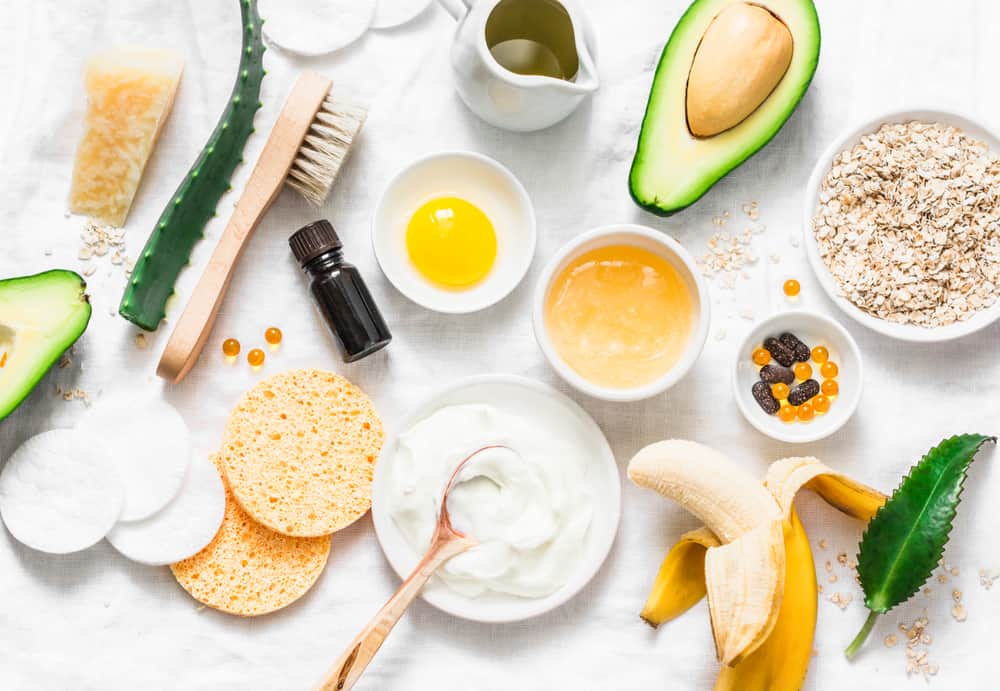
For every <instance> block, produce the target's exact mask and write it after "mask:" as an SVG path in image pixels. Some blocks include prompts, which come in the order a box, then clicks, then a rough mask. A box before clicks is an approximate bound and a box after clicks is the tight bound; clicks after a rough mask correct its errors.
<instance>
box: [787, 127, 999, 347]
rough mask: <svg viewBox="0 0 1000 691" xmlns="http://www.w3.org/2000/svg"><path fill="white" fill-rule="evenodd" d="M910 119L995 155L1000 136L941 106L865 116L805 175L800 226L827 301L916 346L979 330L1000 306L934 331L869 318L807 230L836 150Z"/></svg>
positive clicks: (856, 318)
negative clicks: (978, 143) (957, 131)
mask: <svg viewBox="0 0 1000 691" xmlns="http://www.w3.org/2000/svg"><path fill="white" fill-rule="evenodd" d="M911 120H921V121H924V122H941V123H945V124H951V125H955V126H956V127H959V128H961V129H962V130H964V131H965V132H966V133H968V134H969V135H971V136H973V137H975V138H977V139H984V140H985V141H986V143H987V144H988V145H989V147H990V149H991V150H992V151H993V152H994V153H997V154H1000V136H998V135H997V134H996V133H995V132H993V130H991V129H990V128H988V127H986V126H985V125H983V124H982V123H981V122H980V121H979V120H978V119H976V118H974V117H972V116H970V115H967V114H965V113H963V112H959V111H954V110H947V111H946V110H941V109H940V108H921V107H915V108H909V109H894V110H891V111H888V112H885V113H882V114H880V115H877V116H874V117H869V118H866V119H865V120H864V121H863V122H862V123H861V124H860V125H853V126H851V127H849V128H847V129H846V130H844V131H843V132H842V133H841V134H840V135H838V136H837V137H836V138H835V139H834V140H833V142H832V143H831V144H830V145H829V146H828V147H827V148H826V150H825V151H824V152H823V154H822V155H821V156H820V157H819V160H818V161H817V162H816V165H815V167H814V168H813V172H812V175H810V176H809V183H808V184H807V185H806V196H805V204H804V207H803V223H802V234H803V240H804V242H805V247H806V254H807V255H808V257H809V263H810V265H811V266H812V270H813V273H814V274H815V275H816V278H817V280H818V281H819V283H820V285H821V286H822V287H823V290H824V291H825V292H826V294H827V295H828V296H829V298H830V300H832V301H833V302H834V303H835V304H836V305H837V307H839V308H840V309H841V310H843V312H844V313H845V314H847V315H848V316H849V317H851V318H852V319H854V320H855V321H857V322H858V323H860V324H862V325H863V326H866V327H868V328H869V329H872V330H873V331H876V332H878V333H881V334H883V335H885V336H889V337H891V338H895V339H899V340H902V341H910V342H915V343H933V342H942V341H950V340H954V339H956V338H962V337H963V336H967V335H969V334H972V333H975V332H976V331H979V330H981V329H984V328H986V327H987V326H989V325H990V324H992V323H993V322H994V321H996V320H997V319H998V318H1000V302H997V304H996V305H994V306H993V307H990V308H987V309H984V310H981V311H980V312H978V313H976V314H974V315H973V316H972V317H970V318H969V319H968V320H966V321H962V322H956V323H954V324H949V325H947V326H940V327H935V328H927V327H924V326H918V325H914V324H896V323H894V322H890V321H886V320H885V319H880V318H878V317H876V316H874V315H871V314H868V313H867V312H865V311H864V310H862V309H861V308H859V307H858V306H856V305H855V304H854V303H852V302H851V301H850V300H848V299H847V298H846V297H843V296H842V295H841V294H840V287H839V285H838V284H837V281H836V279H834V277H833V276H832V275H831V274H830V271H829V269H827V268H826V264H825V263H824V262H823V259H822V257H820V256H819V248H818V245H817V243H816V236H815V234H814V233H813V230H812V219H813V216H814V215H815V211H816V207H817V206H818V204H819V189H820V185H821V182H822V179H823V178H824V177H825V176H826V174H827V173H828V172H829V170H830V166H831V164H832V162H833V159H834V157H835V156H836V155H837V154H839V153H840V152H841V151H843V150H845V149H847V148H849V147H851V146H854V144H855V143H857V141H858V140H859V139H860V138H861V137H862V136H864V135H866V134H872V133H874V132H875V131H877V130H878V128H879V126H881V125H883V124H885V123H892V122H897V123H898V122H908V121H911Z"/></svg>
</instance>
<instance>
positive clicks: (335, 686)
mask: <svg viewBox="0 0 1000 691" xmlns="http://www.w3.org/2000/svg"><path fill="white" fill-rule="evenodd" d="M474 544H475V542H474V541H473V540H470V539H468V538H465V537H462V536H458V535H448V536H444V537H438V538H437V539H435V541H434V543H433V544H432V545H431V547H430V549H428V550H427V554H425V555H424V558H423V559H421V560H420V563H419V564H417V566H416V568H415V569H413V573H411V574H410V575H409V576H408V577H407V579H406V580H405V581H403V584H402V585H401V586H399V590H397V591H396V594H395V595H393V596H392V597H391V598H389V601H388V602H386V603H385V606H384V607H382V609H380V610H379V611H378V614H376V615H375V616H374V617H373V618H372V620H371V621H370V622H368V625H367V626H366V627H365V628H364V629H362V630H361V633H359V634H358V635H357V636H356V637H355V639H354V640H353V641H351V643H350V645H348V646H347V649H346V650H345V651H344V652H343V653H342V654H341V656H340V659H338V660H337V662H336V663H335V664H334V665H333V667H331V668H330V671H329V672H327V674H326V676H325V677H323V680H322V681H321V682H320V683H319V685H318V686H317V687H316V691H346V690H347V689H350V688H352V687H353V686H354V684H355V683H357V681H358V679H359V678H360V677H361V674H362V673H363V672H364V671H365V668H366V667H368V663H369V662H371V661H372V658H374V657H375V653H377V652H378V649H379V648H381V647H382V643H383V642H385V639H386V638H388V636H389V632H390V631H392V628H393V627H394V626H395V625H396V622H398V621H399V620H400V618H401V617H402V616H403V613H404V612H406V608H407V607H409V606H410V603H411V602H413V600H414V599H415V598H416V597H417V595H418V594H419V593H420V589H421V588H423V587H424V584H425V583H427V581H428V579H430V577H431V576H432V575H433V574H434V572H435V571H437V569H438V567H439V566H441V564H443V563H444V562H445V561H447V560H448V559H451V558H452V557H453V556H455V555H456V554H461V553H462V552H464V551H465V550H467V549H469V548H470V547H472V546H473V545H474Z"/></svg>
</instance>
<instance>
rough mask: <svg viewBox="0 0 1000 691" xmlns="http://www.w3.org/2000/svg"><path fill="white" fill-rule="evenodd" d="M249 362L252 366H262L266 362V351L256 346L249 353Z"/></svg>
mask: <svg viewBox="0 0 1000 691" xmlns="http://www.w3.org/2000/svg"><path fill="white" fill-rule="evenodd" d="M247 362H249V363H250V366H251V367H260V366H261V365H263V364H264V351H263V350H261V349H260V348H254V349H253V350H251V351H250V352H249V353H247Z"/></svg>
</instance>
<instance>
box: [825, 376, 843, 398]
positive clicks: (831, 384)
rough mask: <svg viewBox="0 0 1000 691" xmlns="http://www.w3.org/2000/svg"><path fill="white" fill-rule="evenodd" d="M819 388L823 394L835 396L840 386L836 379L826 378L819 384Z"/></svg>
mask: <svg viewBox="0 0 1000 691" xmlns="http://www.w3.org/2000/svg"><path fill="white" fill-rule="evenodd" d="M820 390H821V391H822V392H823V395H825V396H836V395H837V394H838V393H839V392H840V386H839V385H838V384H837V380H836V379H827V380H826V381H824V382H823V385H822V386H820Z"/></svg>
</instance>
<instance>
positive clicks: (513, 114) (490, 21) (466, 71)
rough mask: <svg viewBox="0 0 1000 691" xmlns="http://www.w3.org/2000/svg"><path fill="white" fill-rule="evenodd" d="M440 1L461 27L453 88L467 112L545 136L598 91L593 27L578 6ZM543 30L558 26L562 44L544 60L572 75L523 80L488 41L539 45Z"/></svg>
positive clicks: (570, 0)
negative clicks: (501, 38) (501, 60)
mask: <svg viewBox="0 0 1000 691" xmlns="http://www.w3.org/2000/svg"><path fill="white" fill-rule="evenodd" d="M439 1H440V2H441V4H442V5H443V6H444V7H445V9H447V10H448V12H449V13H451V14H452V15H453V16H454V17H455V18H456V19H457V20H458V22H459V24H458V28H457V29H456V31H455V39H454V42H453V44H452V50H451V64H452V69H453V71H454V75H455V87H456V88H457V90H458V93H459V95H460V96H461V97H462V100H463V101H465V104H466V105H467V106H468V107H469V109H470V110H472V112H474V113H475V114H476V115H478V116H479V117H481V118H482V119H483V120H485V121H486V122H488V123H490V124H491V125H494V126H496V127H500V128H503V129H507V130H514V131H518V132H530V131H533V130H540V129H543V128H545V127H549V126H551V125H554V124H556V123H557V122H559V121H560V120H562V119H564V118H565V117H566V116H568V115H569V114H570V113H572V112H573V110H574V109H575V108H576V107H577V106H578V105H580V103H581V102H582V101H583V99H584V98H586V97H587V96H588V95H590V94H591V93H593V92H594V91H596V90H597V88H598V85H599V80H598V76H597V68H596V66H595V64H594V50H595V45H594V44H595V41H594V32H593V27H592V25H591V23H590V20H589V19H588V18H587V16H586V14H585V12H584V10H583V8H582V7H581V6H580V5H579V3H578V2H577V0H439ZM536 13H537V15H536ZM536 16H537V18H538V19H537V20H536V19H535V17H536ZM543 20H544V21H543ZM543 25H544V26H546V27H553V26H554V27H555V29H556V31H557V32H558V35H559V36H560V37H561V38H562V39H563V40H561V42H560V46H559V48H557V49H554V50H553V51H551V52H549V53H548V54H547V56H549V57H551V58H552V61H551V64H552V65H553V66H556V67H560V66H564V67H566V68H567V70H566V71H568V72H571V73H570V74H564V75H563V77H564V78H557V77H554V76H542V75H539V74H523V73H520V74H519V73H518V72H514V71H511V70H510V69H507V68H505V67H503V66H501V64H500V63H499V62H498V61H497V58H496V57H495V55H494V52H493V51H491V47H492V48H493V49H494V50H496V49H497V48H496V47H495V46H491V44H490V40H491V38H497V36H492V37H491V34H496V33H497V32H499V31H510V32H512V33H510V34H509V35H507V36H505V37H504V38H505V40H508V42H511V41H510V40H511V39H513V42H516V41H520V40H523V39H530V40H535V41H537V40H538V39H537V38H536V37H535V36H534V35H533V34H534V33H536V32H537V31H538V30H539V27H541V26H543ZM501 27H502V28H501ZM511 27H513V28H511ZM555 50H558V51H559V52H560V53H561V55H560V56H557V55H556V52H555ZM571 53H572V54H571ZM574 68H575V69H574Z"/></svg>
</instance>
